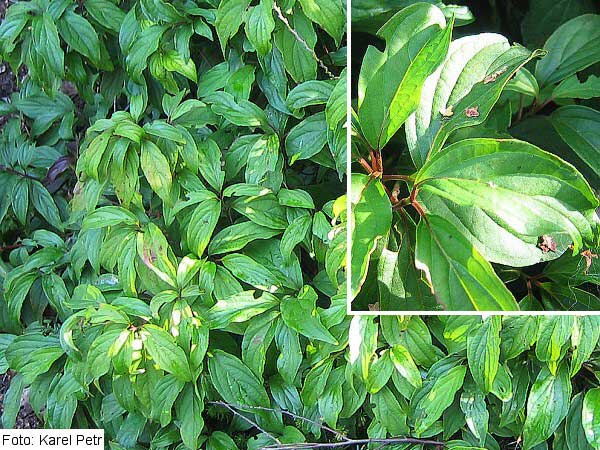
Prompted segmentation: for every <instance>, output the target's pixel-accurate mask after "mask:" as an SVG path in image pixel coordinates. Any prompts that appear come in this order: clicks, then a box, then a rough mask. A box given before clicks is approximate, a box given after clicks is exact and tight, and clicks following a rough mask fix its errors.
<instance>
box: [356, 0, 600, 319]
mask: <svg viewBox="0 0 600 450" xmlns="http://www.w3.org/2000/svg"><path fill="white" fill-rule="evenodd" d="M405 3H414V2H405ZM433 3H434V2H432V3H422V2H421V3H414V4H411V5H410V6H408V7H406V8H405V9H402V10H401V11H400V12H398V13H396V14H394V15H392V14H389V12H390V11H387V10H386V8H383V9H382V10H379V13H380V14H379V15H375V16H371V18H370V19H367V18H366V14H365V18H364V20H362V21H361V20H357V21H356V22H355V25H354V28H353V33H355V32H356V36H355V41H358V40H359V39H361V38H362V39H366V41H367V42H372V45H369V46H365V45H364V44H363V45H359V47H358V48H357V49H356V51H355V50H353V60H354V61H357V63H358V64H359V65H360V72H359V73H358V74H357V80H358V81H357V86H356V88H355V99H354V105H353V106H354V111H355V112H354V114H353V124H352V125H353V144H352V145H353V148H352V151H353V153H352V158H353V161H354V166H353V168H354V172H355V173H353V175H352V187H353V189H352V199H351V201H352V209H353V216H354V225H355V226H354V227H353V230H352V253H351V254H352V261H351V265H352V286H351V289H352V296H353V299H354V300H353V309H355V310H367V309H375V310H387V311H415V310H441V309H447V310H454V311H466V310H479V311H498V310H519V309H521V310H538V309H547V310H570V311H577V310H599V309H600V298H599V297H598V295H597V294H598V291H597V288H596V285H597V283H598V256H597V253H598V243H599V236H600V235H599V233H598V217H597V214H596V208H597V207H598V205H599V203H598V198H597V192H596V189H597V187H598V180H599V178H598V175H599V174H600V159H599V155H600V113H599V112H598V109H597V108H598V105H599V104H598V101H597V98H598V97H599V96H600V79H599V78H598V76H597V75H598V73H599V71H598V65H597V63H598V62H599V61H600V49H599V48H598V45H597V42H598V38H599V37H600V15H598V14H594V13H593V12H594V11H595V10H596V9H595V7H594V6H593V5H590V4H588V3H589V2H580V4H578V6H577V8H574V9H570V8H564V9H561V6H564V5H565V2H558V3H559V5H558V6H557V5H553V8H549V10H548V11H547V12H542V11H543V10H544V6H543V5H546V4H547V3H548V2H545V1H541V0H540V1H532V2H530V3H531V5H530V11H529V12H528V13H527V14H526V15H525V16H524V17H523V22H522V23H523V26H522V30H523V33H522V35H523V36H526V37H527V41H528V46H529V48H527V47H524V46H522V45H519V44H512V45H511V44H510V43H509V39H508V38H506V37H504V36H503V35H501V34H498V33H490V32H488V31H489V30H484V31H486V32H480V33H473V31H474V30H473V26H472V25H469V26H466V27H465V30H466V31H462V30H463V28H457V27H459V26H464V25H468V24H470V23H471V22H472V21H473V16H472V15H471V14H470V12H469V11H468V10H466V9H465V8H460V7H452V8H450V7H444V6H443V5H442V9H440V8H438V6H440V5H438V6H436V5H434V4H433ZM505 3H510V4H512V2H505ZM570 3H573V2H569V4H570ZM574 3H578V2H574ZM368 6H369V3H368V2H364V1H358V2H357V4H356V8H357V11H358V12H357V14H358V16H359V17H361V14H363V13H364V11H363V10H362V8H367V9H368ZM505 7H506V10H505V11H502V13H506V14H507V15H508V16H509V20H512V19H513V17H511V15H512V16H514V15H515V12H514V9H515V8H516V9H517V10H518V7H515V8H512V7H510V6H506V5H505ZM497 8H502V6H497ZM559 9H560V10H561V14H563V15H562V16H561V18H560V19H561V21H560V22H561V23H558V24H556V23H552V22H550V23H552V25H551V26H556V28H555V29H554V28H549V25H548V23H546V22H545V19H543V18H541V17H544V14H546V16H547V17H548V20H550V19H552V20H555V19H556V17H555V16H554V15H555V14H557V12H556V11H557V10H559ZM567 9H569V11H568V12H567ZM573 11H575V12H577V14H576V16H575V17H574V16H572V14H573ZM392 12H393V11H392ZM502 13H500V12H496V14H498V15H500V16H502ZM583 13H587V14H583ZM536 14H537V15H539V16H540V17H536V19H535V20H536V21H538V22H539V24H538V25H535V26H533V25H531V20H532V17H531V16H532V15H536ZM579 14H581V15H579ZM475 23H477V22H476V21H475ZM511 23H512V22H511ZM558 25H560V26H558ZM530 27H532V28H533V29H530ZM507 28H509V31H510V28H511V27H510V26H507ZM475 31H476V30H475ZM534 31H535V33H533V32H534ZM360 32H362V34H361V33H360ZM364 33H376V35H374V36H371V35H366V34H364ZM453 34H454V35H455V36H453ZM365 36H367V37H366V38H365ZM537 46H540V47H542V48H536V47H537ZM365 47H366V48H365ZM380 48H383V50H380ZM356 52H359V53H356ZM594 108H596V109H594ZM400 130H401V132H399V131H400ZM361 172H366V175H365V174H361ZM582 173H583V174H582ZM550 261H551V262H550ZM548 262H550V263H548Z"/></svg>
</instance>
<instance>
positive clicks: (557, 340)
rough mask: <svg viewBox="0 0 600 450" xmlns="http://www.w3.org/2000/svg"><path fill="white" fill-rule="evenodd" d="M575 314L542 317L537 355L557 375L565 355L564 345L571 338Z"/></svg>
mask: <svg viewBox="0 0 600 450" xmlns="http://www.w3.org/2000/svg"><path fill="white" fill-rule="evenodd" d="M574 320H575V317H574V316H545V317H541V318H540V322H539V327H538V335H537V343H536V346H535V355H536V356H537V357H538V359H539V360H540V361H544V362H546V363H547V364H548V369H550V372H551V373H552V374H553V375H556V369H557V367H558V362H559V361H560V359H561V358H562V356H563V355H564V354H563V352H562V349H563V346H564V345H565V343H566V342H567V341H568V340H569V336H570V334H571V330H572V329H573V323H574Z"/></svg>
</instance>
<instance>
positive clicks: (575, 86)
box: [552, 75, 600, 99]
mask: <svg viewBox="0 0 600 450" xmlns="http://www.w3.org/2000/svg"><path fill="white" fill-rule="evenodd" d="M594 97H600V78H599V77H597V76H595V75H590V76H589V77H588V79H587V80H585V81H584V82H580V81H579V79H578V78H577V75H573V76H570V77H569V78H566V79H565V80H563V81H562V82H561V83H560V84H559V85H558V86H556V87H555V88H554V90H553V91H552V98H558V99H561V98H583V99H588V98H594Z"/></svg>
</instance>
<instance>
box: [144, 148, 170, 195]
mask: <svg viewBox="0 0 600 450" xmlns="http://www.w3.org/2000/svg"><path fill="white" fill-rule="evenodd" d="M140 166H141V167H142V172H144V176H145V177H146V180H148V184H150V187H151V188H152V190H153V191H154V192H156V194H157V195H158V196H159V197H160V198H161V199H162V200H163V201H164V202H165V203H166V204H170V202H171V200H170V191H171V185H172V184H173V178H172V176H171V167H170V166H169V161H168V160H167V158H166V157H165V155H163V153H162V152H161V151H160V149H159V148H158V146H157V145H156V144H155V143H154V142H152V141H149V140H143V141H142V144H141V155H140Z"/></svg>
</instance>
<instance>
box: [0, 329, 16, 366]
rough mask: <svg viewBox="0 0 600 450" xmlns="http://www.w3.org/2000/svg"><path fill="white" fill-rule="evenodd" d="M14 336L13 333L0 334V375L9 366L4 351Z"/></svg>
mask: <svg viewBox="0 0 600 450" xmlns="http://www.w3.org/2000/svg"><path fill="white" fill-rule="evenodd" d="M15 338H16V336H15V335H14V334H0V375H4V374H5V373H6V371H7V370H8V368H9V367H8V362H7V361H6V356H5V353H6V348H7V347H8V346H9V345H10V343H11V342H12V341H13V340H14V339H15Z"/></svg>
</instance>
